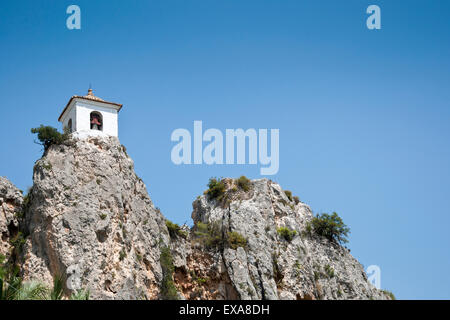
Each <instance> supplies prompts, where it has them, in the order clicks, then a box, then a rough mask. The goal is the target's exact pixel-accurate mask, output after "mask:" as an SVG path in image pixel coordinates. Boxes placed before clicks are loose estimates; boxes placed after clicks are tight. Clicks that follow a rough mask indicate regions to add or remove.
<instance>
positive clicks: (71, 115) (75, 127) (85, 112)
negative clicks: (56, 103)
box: [58, 89, 122, 137]
mask: <svg viewBox="0 0 450 320" xmlns="http://www.w3.org/2000/svg"><path fill="white" fill-rule="evenodd" d="M120 109H122V105H121V104H119V103H115V102H109V101H105V100H103V99H100V98H98V97H96V96H94V94H93V92H92V89H89V91H88V94H87V95H86V96H72V97H71V98H70V100H69V102H68V103H67V105H66V107H65V108H64V110H63V112H62V113H61V115H60V116H59V118H58V121H59V122H61V123H62V125H63V128H68V129H69V130H70V132H79V133H83V134H86V135H101V134H105V135H108V136H113V137H118V136H119V124H118V122H119V119H118V118H119V111H120Z"/></svg>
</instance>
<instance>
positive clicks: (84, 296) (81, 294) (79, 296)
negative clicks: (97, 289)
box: [70, 289, 90, 300]
mask: <svg viewBox="0 0 450 320" xmlns="http://www.w3.org/2000/svg"><path fill="white" fill-rule="evenodd" d="M89 295H90V292H89V290H84V289H80V290H77V291H75V292H74V293H72V295H71V296H70V300H89Z"/></svg>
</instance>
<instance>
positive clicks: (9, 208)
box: [0, 177, 23, 257]
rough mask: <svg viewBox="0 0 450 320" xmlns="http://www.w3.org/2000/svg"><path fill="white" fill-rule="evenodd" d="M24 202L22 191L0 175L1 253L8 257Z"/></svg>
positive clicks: (17, 229)
mask: <svg viewBox="0 0 450 320" xmlns="http://www.w3.org/2000/svg"><path fill="white" fill-rule="evenodd" d="M22 202H23V196H22V192H21V191H20V190H19V189H17V188H16V187H15V186H14V185H13V184H12V183H11V182H10V181H9V180H8V179H6V178H4V177H0V236H1V238H0V254H2V255H4V256H6V257H8V256H9V254H10V249H11V245H10V241H11V240H12V238H13V237H14V236H16V235H17V233H18V231H19V221H18V218H19V216H20V215H21V213H22Z"/></svg>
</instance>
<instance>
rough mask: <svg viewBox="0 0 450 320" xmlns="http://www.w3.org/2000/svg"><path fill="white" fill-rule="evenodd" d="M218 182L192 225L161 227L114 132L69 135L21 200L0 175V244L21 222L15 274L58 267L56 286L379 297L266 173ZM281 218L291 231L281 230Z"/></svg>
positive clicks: (105, 294) (202, 295)
mask: <svg viewBox="0 0 450 320" xmlns="http://www.w3.org/2000/svg"><path fill="white" fill-rule="evenodd" d="M225 181H226V190H225V193H224V194H223V196H221V197H219V199H215V200H211V199H210V198H209V197H208V196H206V195H203V196H199V197H198V198H197V199H196V200H195V201H194V203H193V212H192V218H193V222H194V227H193V228H191V229H189V228H188V227H186V226H183V228H182V229H181V230H172V229H173V226H172V227H171V230H170V235H169V230H168V228H167V226H166V221H165V219H164V217H163V216H162V214H161V212H160V211H159V210H158V209H157V208H155V207H154V205H153V203H152V201H151V200H150V198H149V196H148V193H147V189H146V186H145V185H144V183H143V182H142V180H141V179H139V178H138V177H137V176H136V174H135V172H134V165H133V161H132V160H131V159H130V158H129V157H128V155H127V153H126V150H125V148H124V147H123V146H122V145H121V144H120V143H119V140H118V139H117V138H115V137H108V136H104V135H96V136H89V135H87V136H80V135H72V138H71V139H70V140H69V141H68V142H67V143H65V144H64V145H54V146H51V147H50V148H49V150H47V151H46V153H45V154H44V156H43V157H42V158H41V159H40V160H38V161H37V162H36V164H35V167H34V173H33V182H34V184H33V187H32V189H31V190H30V192H29V193H28V195H27V197H26V201H25V202H26V204H24V205H23V201H24V200H23V198H22V195H21V193H20V191H19V190H17V188H15V187H14V186H13V185H12V184H11V183H10V182H9V181H7V180H5V179H3V178H0V232H1V234H2V242H1V247H0V248H1V250H2V251H1V252H8V251H9V250H10V249H11V248H10V244H9V243H10V238H11V236H14V234H17V233H18V230H19V229H20V230H21V232H22V233H23V235H24V238H25V239H26V241H25V244H24V245H23V246H21V247H20V252H21V253H20V257H15V258H17V259H16V260H17V261H16V262H17V263H18V264H19V265H20V267H21V271H22V276H23V277H24V280H25V281H27V280H39V281H43V282H45V283H46V284H47V285H49V286H51V285H52V281H53V278H54V277H57V276H58V277H61V278H62V279H63V281H64V284H65V293H66V295H70V294H71V293H73V292H74V291H76V290H78V289H81V288H83V289H88V290H89V291H90V297H91V299H143V298H145V299H160V298H162V297H163V296H165V293H164V292H166V293H167V292H170V297H172V298H173V297H174V293H173V289H174V287H175V289H176V290H177V291H178V297H179V298H180V299H388V298H389V297H388V296H386V295H385V294H384V293H382V292H381V291H379V290H377V289H376V288H374V287H373V286H372V285H371V284H370V283H369V282H368V281H367V278H366V275H365V272H364V269H363V267H362V266H361V264H360V263H359V262H358V261H357V260H356V259H354V258H353V257H352V256H351V255H350V253H349V251H348V250H347V249H346V248H344V247H342V246H340V245H338V244H336V243H333V242H330V241H328V240H327V239H325V238H322V237H319V236H317V235H313V234H311V233H307V232H305V231H306V226H307V223H308V222H309V221H310V220H311V219H312V217H313V215H312V212H311V209H310V208H309V206H307V205H306V204H304V203H302V202H300V201H293V199H292V198H288V197H287V196H286V193H285V192H284V190H282V188H281V187H280V186H279V185H278V184H276V183H274V182H272V181H270V180H267V179H260V180H254V181H251V182H250V183H249V188H248V190H244V188H241V187H239V186H238V185H237V183H236V181H235V180H232V179H226V180H225ZM23 214H24V217H22V218H20V219H19V220H20V221H18V220H17V219H18V218H17V217H18V216H20V217H21V216H22V215H23ZM200 225H203V228H205V226H210V227H212V228H213V229H214V237H209V238H208V237H205V234H208V233H205V230H204V229H203V230H201V228H200V227H199V226H200ZM169 227H170V224H169ZM280 227H287V228H289V229H290V230H295V231H296V235H295V236H294V237H293V238H292V239H291V240H286V239H285V238H283V237H282V236H281V235H279V234H278V232H277V229H278V228H280ZM232 236H234V237H235V238H234V240H233V241H234V242H233V241H231V240H230V239H232ZM242 242H244V244H243V243H242ZM165 247H168V248H169V249H170V250H164V251H163V250H162V249H163V248H165ZM16 249H17V248H16ZM168 251H169V252H170V253H169V255H170V257H167V252H168ZM15 252H17V250H16V251H15ZM162 252H163V255H164V259H161V257H162ZM161 261H164V262H163V264H164V265H162V264H161V263H162V262H161ZM172 263H173V266H171V265H168V264H172ZM167 270H174V273H173V280H172V274H170V275H169V276H168V275H167V273H168V271H167ZM170 272H171V271H170ZM168 288H169V289H168ZM165 290H166V291H165ZM166 297H168V295H167V296H166Z"/></svg>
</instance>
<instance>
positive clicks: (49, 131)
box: [31, 124, 69, 151]
mask: <svg viewBox="0 0 450 320" xmlns="http://www.w3.org/2000/svg"><path fill="white" fill-rule="evenodd" d="M31 133H33V134H37V135H38V140H39V141H40V142H39V143H38V142H36V143H37V144H40V145H42V146H44V150H45V151H47V150H48V148H50V146H51V145H54V144H63V143H64V142H65V141H66V140H67V139H68V138H69V132H68V131H67V130H65V131H64V133H60V132H59V131H58V130H57V129H56V128H53V127H51V126H44V125H42V124H41V126H40V127H39V128H32V129H31Z"/></svg>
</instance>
